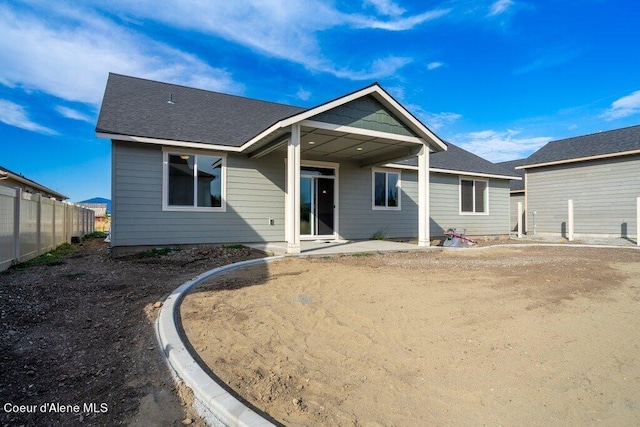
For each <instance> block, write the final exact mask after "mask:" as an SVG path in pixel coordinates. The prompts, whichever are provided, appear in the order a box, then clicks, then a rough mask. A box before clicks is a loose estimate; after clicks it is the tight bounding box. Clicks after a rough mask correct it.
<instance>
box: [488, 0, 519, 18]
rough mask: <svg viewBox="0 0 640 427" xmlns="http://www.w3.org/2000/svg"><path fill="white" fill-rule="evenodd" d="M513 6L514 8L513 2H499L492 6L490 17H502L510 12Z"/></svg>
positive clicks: (498, 0)
mask: <svg viewBox="0 0 640 427" xmlns="http://www.w3.org/2000/svg"><path fill="white" fill-rule="evenodd" d="M511 6H513V0H497V1H495V2H494V3H493V4H492V5H491V8H490V10H489V16H496V15H501V14H503V13H505V12H506V11H507V10H509V8H510V7H511Z"/></svg>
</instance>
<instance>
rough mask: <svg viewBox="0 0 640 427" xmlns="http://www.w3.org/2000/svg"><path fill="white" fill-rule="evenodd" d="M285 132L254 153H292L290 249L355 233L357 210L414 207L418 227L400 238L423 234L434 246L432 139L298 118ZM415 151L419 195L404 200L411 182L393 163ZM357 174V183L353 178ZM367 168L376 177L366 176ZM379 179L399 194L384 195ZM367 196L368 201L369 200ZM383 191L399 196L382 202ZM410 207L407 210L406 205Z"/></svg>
mask: <svg viewBox="0 0 640 427" xmlns="http://www.w3.org/2000/svg"><path fill="white" fill-rule="evenodd" d="M280 133H281V134H280V135H277V136H275V137H273V136H272V138H271V141H270V142H269V143H266V144H264V145H262V146H261V147H258V148H256V149H255V150H254V151H253V152H252V153H251V154H250V158H252V159H260V158H261V157H262V156H265V155H268V154H271V153H274V154H277V155H279V156H282V157H283V158H284V159H285V215H284V219H285V222H284V230H285V236H284V237H285V242H286V243H287V250H286V253H288V254H297V253H301V252H302V251H303V250H304V249H303V246H302V245H301V242H307V241H318V240H323V241H326V240H334V241H340V240H352V239H353V238H354V235H353V234H350V233H348V232H345V230H346V229H347V228H348V227H347V226H348V224H347V222H349V221H357V220H358V219H357V217H360V216H363V215H364V216H369V217H374V216H377V217H378V218H380V217H381V216H383V215H387V216H388V217H389V218H391V217H393V216H395V217H398V216H401V215H403V214H404V215H405V216H406V215H408V212H410V211H411V212H412V214H411V215H413V219H412V221H413V223H414V224H413V227H412V230H411V231H410V232H408V233H407V234H405V235H402V236H394V237H416V238H417V244H418V246H421V247H422V246H428V245H429V191H428V188H429V173H428V171H429V153H430V152H432V151H434V150H433V149H432V148H431V147H430V146H429V143H428V142H427V141H426V140H425V139H423V138H420V137H417V136H413V135H403V134H400V133H398V134H396V133H390V132H384V131H376V130H370V129H363V128H358V127H353V126H345V125H335V124H332V123H326V122H319V121H313V120H302V121H300V122H298V123H293V124H291V125H290V126H289V128H288V129H282V131H281V132H280ZM410 157H417V158H418V171H417V188H416V189H415V190H414V191H415V193H416V194H415V195H414V196H413V197H412V198H411V203H405V205H404V206H401V205H400V199H401V198H404V199H405V200H408V199H407V196H406V194H405V193H404V191H405V190H406V189H405V190H403V189H402V188H401V187H400V174H399V173H396V169H394V168H393V167H390V163H393V162H397V161H400V160H404V159H407V158H410ZM354 171H359V172H357V173H354ZM407 173H412V174H415V172H414V171H411V172H407ZM356 174H357V175H358V177H359V183H358V188H357V189H356V188H354V185H355V184H353V183H352V182H349V181H350V180H354V176H355V175H356ZM366 174H368V176H369V177H370V178H368V179H366V180H363V179H362V177H363V176H365V175H366ZM378 181H380V182H378ZM379 184H380V186H382V187H384V189H385V190H383V191H384V192H385V193H387V192H389V194H391V195H390V196H388V197H387V195H386V194H381V195H379V194H378V193H377V191H378V188H377V187H378V185H379ZM412 184H415V182H412ZM341 189H342V190H341ZM356 190H357V191H358V193H359V194H358V197H359V198H360V200H359V201H360V204H359V205H358V207H357V208H354V206H355V202H354V200H353V199H352V196H353V192H354V191H356ZM394 192H395V193H394ZM350 193H351V194H350ZM364 197H366V198H367V202H366V204H363V203H362V198H364ZM378 197H382V198H385V197H386V198H387V199H393V200H386V201H385V200H383V201H382V203H380V201H379V200H378ZM380 204H382V205H384V206H379V205H380ZM414 206H415V207H414ZM402 209H404V212H399V211H401V210H402ZM394 211H396V212H394ZM416 211H417V216H416V215H415V212H416ZM389 221H391V219H390V220H389ZM370 236H371V234H369V235H368V236H367V237H370ZM357 238H358V239H361V238H363V236H359V237H357Z"/></svg>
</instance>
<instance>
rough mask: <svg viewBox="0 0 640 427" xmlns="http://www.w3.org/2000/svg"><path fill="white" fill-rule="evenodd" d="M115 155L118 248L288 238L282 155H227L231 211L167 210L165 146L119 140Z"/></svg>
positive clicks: (114, 234)
mask: <svg viewBox="0 0 640 427" xmlns="http://www.w3.org/2000/svg"><path fill="white" fill-rule="evenodd" d="M113 157H114V167H113V174H114V176H113V184H114V185H113V195H112V198H113V200H114V201H115V203H114V206H113V215H112V216H113V224H112V245H113V246H131V245H161V244H164V245H166V244H198V243H231V242H261V241H283V240H284V190H283V189H284V163H283V159H282V158H281V157H279V156H265V157H263V158H261V159H260V161H259V162H257V161H251V160H249V159H248V158H247V157H246V156H242V155H236V154H231V153H229V154H228V155H227V184H226V196H227V205H226V212H193V211H191V212H167V211H163V210H162V148H161V147H159V146H152V145H144V144H135V143H126V142H114V143H113ZM270 218H273V219H274V225H269V219H270Z"/></svg>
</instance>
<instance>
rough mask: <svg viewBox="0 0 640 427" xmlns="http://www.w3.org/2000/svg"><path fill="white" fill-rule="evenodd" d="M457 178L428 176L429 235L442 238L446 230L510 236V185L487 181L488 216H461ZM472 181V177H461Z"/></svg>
mask: <svg viewBox="0 0 640 427" xmlns="http://www.w3.org/2000/svg"><path fill="white" fill-rule="evenodd" d="M459 178H460V177H459V176H458V175H453V174H442V173H431V175H430V183H429V191H430V194H429V200H430V205H429V207H430V227H429V229H430V233H431V236H432V237H437V236H442V235H444V233H445V231H446V230H447V229H448V228H456V229H458V231H463V230H465V229H466V230H467V234H468V235H469V236H494V235H507V234H509V181H508V180H505V179H487V178H482V177H478V178H476V179H483V180H488V181H489V214H488V215H481V214H475V215H461V214H460V183H459ZM464 178H465V179H474V178H473V177H464Z"/></svg>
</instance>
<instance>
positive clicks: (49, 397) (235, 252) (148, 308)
mask: <svg viewBox="0 0 640 427" xmlns="http://www.w3.org/2000/svg"><path fill="white" fill-rule="evenodd" d="M106 248H107V244H106V243H104V242H102V241H101V240H88V241H85V242H84V243H82V244H81V245H80V246H79V247H77V249H78V250H77V251H75V252H73V253H71V254H70V255H68V256H66V257H65V258H64V259H62V260H61V261H57V262H53V263H51V264H54V265H48V266H47V265H37V266H32V267H28V268H26V269H15V268H14V269H11V270H9V271H7V272H3V273H0V404H1V405H2V407H0V425H54V426H56V425H59V426H68V425H77V424H79V423H82V425H100V426H112V425H122V424H132V425H149V426H151V425H182V422H183V421H185V420H186V419H189V420H191V421H192V425H202V422H201V421H200V420H198V419H197V417H196V416H195V415H194V414H193V413H191V409H190V406H189V405H186V404H185V403H184V400H185V399H186V400H188V399H189V391H188V389H186V388H185V387H183V386H176V385H175V384H174V382H173V379H172V377H171V375H170V373H169V370H168V368H167V367H166V365H165V363H164V361H163V359H162V357H161V354H160V351H159V349H158V347H157V344H156V341H155V337H154V329H153V322H154V320H155V317H156V314H157V311H158V309H157V308H154V303H156V302H158V301H162V300H163V299H164V298H166V296H167V295H168V294H169V293H170V292H171V291H173V290H174V289H175V288H177V287H178V286H179V285H181V284H182V283H184V282H185V281H187V280H189V279H191V278H193V277H194V276H195V275H197V274H199V273H202V272H203V271H206V270H209V269H211V268H215V267H218V266H221V265H224V264H228V263H230V262H235V261H240V260H244V259H250V258H257V257H261V256H264V254H262V253H261V252H258V251H253V250H250V249H245V248H242V249H230V248H227V249H220V248H211V247H200V248H191V249H183V250H180V251H176V252H171V253H169V254H168V255H165V256H159V255H157V256H151V257H148V258H138V257H129V258H121V259H112V258H111V257H110V256H109V255H108V254H107V251H106ZM179 394H180V395H181V396H182V397H183V399H182V400H181V399H179V398H178V395H179ZM44 403H47V404H54V406H53V407H52V406H51V405H49V406H47V407H46V408H41V405H42V404H44ZM91 403H94V404H95V405H96V406H94V407H87V408H85V407H84V405H85V404H91ZM7 404H9V405H10V406H6V405H7ZM58 404H59V405H62V406H64V407H65V408H66V409H68V410H69V411H67V412H60V411H61V409H62V408H61V407H59V406H57V405H58ZM102 404H104V406H103V405H102ZM20 405H25V407H24V408H23V410H26V409H30V408H33V407H34V406H35V413H21V412H16V411H19V410H20V408H19V406H20ZM74 405H78V406H79V408H77V409H78V410H76V408H74ZM16 406H17V407H18V408H15V407H16Z"/></svg>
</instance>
